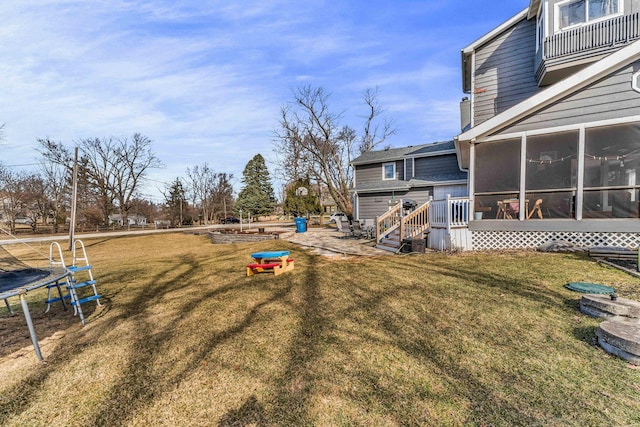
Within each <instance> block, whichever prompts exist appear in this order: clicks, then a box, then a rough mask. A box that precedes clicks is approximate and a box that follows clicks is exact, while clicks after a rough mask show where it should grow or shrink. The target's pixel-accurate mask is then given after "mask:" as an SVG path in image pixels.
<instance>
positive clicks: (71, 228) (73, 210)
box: [69, 147, 78, 251]
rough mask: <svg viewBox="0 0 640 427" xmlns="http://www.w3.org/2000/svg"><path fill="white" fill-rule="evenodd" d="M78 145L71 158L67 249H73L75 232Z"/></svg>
mask: <svg viewBox="0 0 640 427" xmlns="http://www.w3.org/2000/svg"><path fill="white" fill-rule="evenodd" d="M77 200H78V147H76V148H75V154H74V159H73V189H72V194H71V222H70V224H69V250H70V251H73V246H74V245H73V241H74V239H75V232H76V209H77V203H78V201H77Z"/></svg>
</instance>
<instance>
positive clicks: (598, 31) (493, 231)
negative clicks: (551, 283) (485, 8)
mask: <svg viewBox="0 0 640 427" xmlns="http://www.w3.org/2000/svg"><path fill="white" fill-rule="evenodd" d="M462 85H463V90H464V92H465V93H467V94H469V98H466V99H465V100H464V101H463V104H462V105H461V110H462V111H463V114H462V116H463V117H465V118H467V119H468V121H467V122H466V123H463V124H462V129H463V131H462V133H461V134H460V135H458V136H457V137H456V138H455V146H456V150H457V152H458V159H459V162H460V167H461V168H462V169H465V170H468V171H469V192H470V198H471V201H472V209H473V210H474V211H475V212H476V215H471V218H472V220H471V221H470V224H469V229H470V232H471V234H472V240H473V248H474V249H488V248H506V247H535V246H537V245H539V244H541V243H544V242H547V241H549V240H565V241H569V242H571V243H574V244H578V245H581V246H598V245H616V246H633V247H636V246H637V245H638V243H640V239H639V237H638V236H639V234H638V232H640V216H639V211H640V209H639V207H640V0H531V1H530V2H529V7H527V8H526V9H525V10H523V11H522V12H520V13H519V14H517V15H516V16H514V17H513V18H511V19H509V20H508V21H506V22H505V23H503V24H502V25H500V26H498V27H497V28H495V29H493V30H491V31H489V32H488V33H487V34H485V35H484V36H482V37H480V38H479V39H478V40H476V41H475V42H473V43H472V44H470V45H469V46H467V47H465V48H464V49H463V50H462ZM473 218H477V219H475V220H474V219H473Z"/></svg>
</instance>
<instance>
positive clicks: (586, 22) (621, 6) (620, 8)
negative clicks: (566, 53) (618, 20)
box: [553, 0, 624, 34]
mask: <svg viewBox="0 0 640 427" xmlns="http://www.w3.org/2000/svg"><path fill="white" fill-rule="evenodd" d="M579 1H583V2H584V5H585V7H584V22H580V23H578V24H573V25H569V26H567V27H564V28H560V6H562V5H565V4H567V3H571V2H579ZM623 11H624V0H618V12H617V13H612V14H609V15H605V16H602V17H600V18H596V19H592V20H589V0H565V1H561V2H558V3H556V4H554V11H553V12H554V20H553V21H554V22H553V34H557V33H561V32H563V31H567V30H572V29H574V28H579V27H583V26H585V25H590V24H593V23H594V22H598V21H604V20H605V19H611V18H613V17H616V16H622V15H623Z"/></svg>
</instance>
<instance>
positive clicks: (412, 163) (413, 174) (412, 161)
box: [411, 150, 456, 179]
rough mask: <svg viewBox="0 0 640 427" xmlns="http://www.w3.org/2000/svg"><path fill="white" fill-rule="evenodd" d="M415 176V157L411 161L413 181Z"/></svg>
mask: <svg viewBox="0 0 640 427" xmlns="http://www.w3.org/2000/svg"><path fill="white" fill-rule="evenodd" d="M453 151H454V152H455V151H456V150H453ZM415 176H416V158H415V157H413V158H412V159H411V178H412V179H413V178H415Z"/></svg>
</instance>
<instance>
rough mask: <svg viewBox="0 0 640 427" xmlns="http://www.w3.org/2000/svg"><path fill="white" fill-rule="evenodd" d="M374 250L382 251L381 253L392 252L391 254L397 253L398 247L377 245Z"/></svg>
mask: <svg viewBox="0 0 640 427" xmlns="http://www.w3.org/2000/svg"><path fill="white" fill-rule="evenodd" d="M376 248H377V249H382V250H383V251H388V252H393V253H396V252H398V247H394V246H387V245H385V244H382V243H378V244H377V245H376Z"/></svg>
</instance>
